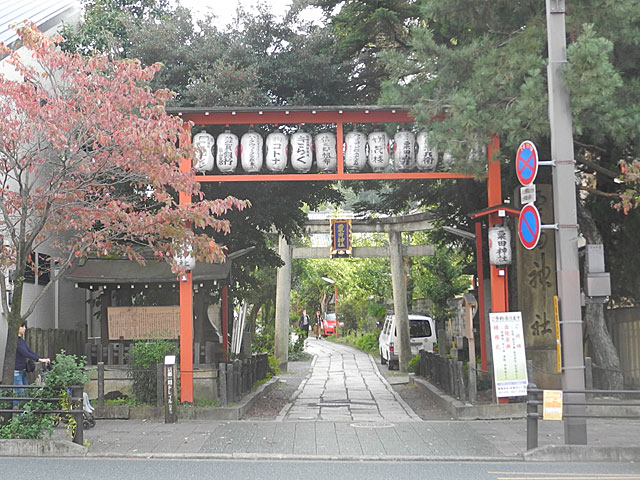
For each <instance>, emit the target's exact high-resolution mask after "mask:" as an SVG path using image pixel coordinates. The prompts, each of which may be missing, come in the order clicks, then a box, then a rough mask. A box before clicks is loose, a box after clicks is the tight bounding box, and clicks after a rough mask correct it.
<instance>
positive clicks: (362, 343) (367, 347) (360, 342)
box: [355, 333, 378, 354]
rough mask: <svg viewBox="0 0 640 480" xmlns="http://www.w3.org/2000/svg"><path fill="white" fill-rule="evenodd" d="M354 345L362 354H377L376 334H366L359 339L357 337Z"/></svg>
mask: <svg viewBox="0 0 640 480" xmlns="http://www.w3.org/2000/svg"><path fill="white" fill-rule="evenodd" d="M355 345H356V347H358V348H359V349H360V350H362V351H363V352H367V353H371V354H376V353H378V334H377V333H367V334H365V335H362V336H361V337H357V338H356V340H355Z"/></svg>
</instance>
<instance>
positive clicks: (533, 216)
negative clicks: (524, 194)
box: [518, 203, 542, 250]
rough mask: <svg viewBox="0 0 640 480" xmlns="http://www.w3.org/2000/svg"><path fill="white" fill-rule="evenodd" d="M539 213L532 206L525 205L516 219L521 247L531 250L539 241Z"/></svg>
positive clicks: (540, 226)
mask: <svg viewBox="0 0 640 480" xmlns="http://www.w3.org/2000/svg"><path fill="white" fill-rule="evenodd" d="M541 229H542V225H541V224H540V212H538V209H537V208H536V207H535V206H534V205H533V204H531V203H530V204H528V205H525V206H524V208H523V209H522V210H521V211H520V216H519V217H518V237H520V242H522V246H523V247H524V248H526V249H527V250H532V249H533V248H535V246H536V245H537V244H538V240H540V230H541Z"/></svg>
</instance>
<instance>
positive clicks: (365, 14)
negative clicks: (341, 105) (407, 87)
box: [308, 0, 419, 105]
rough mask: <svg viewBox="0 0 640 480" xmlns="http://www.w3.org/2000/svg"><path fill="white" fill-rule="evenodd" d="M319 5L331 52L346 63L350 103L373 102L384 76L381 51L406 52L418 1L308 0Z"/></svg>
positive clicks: (375, 99) (376, 98)
mask: <svg viewBox="0 0 640 480" xmlns="http://www.w3.org/2000/svg"><path fill="white" fill-rule="evenodd" d="M308 4H310V5H314V6H317V7H320V8H322V10H323V11H324V13H325V15H326V17H327V20H328V26H327V31H330V32H331V36H332V38H333V41H334V47H333V52H334V55H335V57H336V59H338V60H339V61H340V62H343V63H344V64H346V65H348V67H349V78H348V81H349V87H350V92H351V99H352V101H351V102H349V104H357V103H360V104H362V103H364V104H368V105H370V104H375V103H377V101H378V97H379V95H380V85H381V82H382V81H383V80H384V79H385V78H386V77H387V74H386V72H385V71H384V65H383V64H382V63H381V62H380V53H381V52H382V51H384V50H393V51H397V52H400V54H402V55H406V54H408V53H409V45H410V36H411V34H410V30H409V27H410V26H411V25H416V24H417V22H418V20H419V11H418V5H419V4H418V2H414V1H410V0H347V1H345V2H342V1H337V0H310V1H309V2H308Z"/></svg>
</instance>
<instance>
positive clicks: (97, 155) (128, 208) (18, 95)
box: [0, 24, 247, 384]
mask: <svg viewBox="0 0 640 480" xmlns="http://www.w3.org/2000/svg"><path fill="white" fill-rule="evenodd" d="M18 34H19V36H20V38H21V41H22V43H23V47H24V49H23V53H24V52H26V53H27V55H24V54H23V55H19V54H18V52H16V51H12V50H10V49H9V48H7V47H5V46H4V45H0V55H6V56H7V58H5V60H4V61H5V62H7V63H9V64H10V65H12V67H13V69H14V72H13V73H15V75H11V76H13V77H14V78H17V80H16V79H11V78H7V77H9V75H5V76H0V222H1V223H0V233H1V235H2V237H3V239H4V242H0V264H1V265H0V289H1V291H2V300H1V302H2V309H3V312H4V316H5V318H6V319H7V321H8V332H7V347H6V351H5V362H4V369H3V383H5V384H7V383H12V375H13V373H12V370H13V362H14V358H15V346H16V337H17V331H18V327H19V325H20V323H21V322H22V321H24V320H25V319H26V318H27V317H28V316H29V315H31V313H32V312H33V311H34V307H35V305H36V304H37V303H38V302H39V301H40V299H42V298H43V296H44V295H45V293H46V291H47V289H48V288H49V286H51V285H53V284H54V283H55V281H57V280H59V279H60V278H61V277H63V276H64V275H65V274H66V273H67V272H68V271H69V270H70V267H72V266H73V265H74V264H75V263H77V262H78V261H79V260H81V259H84V258H87V257H90V256H107V255H109V256H126V257H128V258H130V259H132V260H136V261H138V262H139V263H141V264H144V263H145V254H146V253H148V252H152V253H153V255H154V256H155V257H156V258H157V259H161V260H165V261H168V262H169V263H171V264H172V267H173V270H174V272H176V274H180V273H183V272H182V271H183V270H184V266H180V265H178V264H177V263H176V257H179V256H180V255H181V254H182V253H184V252H183V250H184V247H183V246H184V245H189V246H190V248H189V251H190V254H191V255H192V256H193V257H195V258H196V259H197V260H199V261H205V262H213V261H221V260H223V259H224V251H223V249H222V247H221V246H220V245H218V244H217V243H216V242H215V241H214V240H213V239H212V238H211V237H210V236H208V235H206V234H205V233H203V231H204V229H205V228H208V229H212V230H214V231H218V232H220V231H221V232H228V231H229V222H228V221H227V220H224V219H222V218H221V215H223V214H224V213H225V212H226V211H228V210H229V209H233V208H238V209H242V208H245V207H246V206H247V202H244V201H240V200H237V199H235V198H233V197H229V198H225V199H217V200H206V199H204V198H203V195H202V192H201V191H200V188H199V184H198V183H197V182H196V181H195V179H194V175H193V172H192V171H181V170H180V162H181V160H182V159H183V158H193V151H192V148H191V146H190V145H189V142H188V141H187V140H188V137H189V135H190V125H189V124H186V123H184V122H183V121H182V120H181V119H179V118H176V117H173V116H170V115H168V114H167V113H166V111H165V102H166V101H167V100H168V99H170V98H171V95H172V94H171V92H168V91H165V90H158V91H155V92H153V91H151V90H150V89H149V88H147V87H146V86H145V84H146V82H148V81H149V80H151V79H152V78H153V76H154V74H155V73H156V72H157V71H158V69H159V68H160V67H161V66H160V65H153V66H150V67H142V66H141V65H140V62H138V61H135V60H122V61H113V60H109V59H108V58H107V57H104V56H96V57H92V58H84V57H81V56H79V55H76V54H71V53H66V52H63V51H61V50H60V49H57V48H56V43H55V42H56V41H59V40H60V39H59V38H55V37H54V38H48V37H47V36H45V35H44V34H42V33H41V32H40V31H38V30H37V28H35V26H33V25H30V24H25V25H23V26H21V27H20V28H18ZM178 192H184V193H185V194H186V195H190V196H192V197H193V198H195V199H197V201H194V202H193V203H190V204H179V202H178V200H177V197H178ZM43 248H46V249H47V251H49V252H52V255H51V256H52V260H53V261H55V262H56V265H57V268H55V269H52V272H51V280H52V281H51V282H50V283H49V284H48V285H47V286H45V287H44V288H42V289H41V290H40V291H39V294H38V296H37V297H36V298H35V299H34V300H33V302H31V304H29V305H24V306H23V305H22V292H23V282H24V275H25V270H26V268H27V262H28V261H29V257H30V255H31V252H33V251H35V250H37V249H43ZM9 271H13V297H12V302H11V304H10V305H9V303H8V301H7V292H6V283H7V282H6V279H7V275H8V272H9Z"/></svg>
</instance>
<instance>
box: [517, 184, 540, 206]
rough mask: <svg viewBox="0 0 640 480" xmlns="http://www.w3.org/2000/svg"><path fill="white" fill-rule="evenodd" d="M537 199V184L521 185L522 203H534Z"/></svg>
mask: <svg viewBox="0 0 640 480" xmlns="http://www.w3.org/2000/svg"><path fill="white" fill-rule="evenodd" d="M535 201H536V186H535V185H534V184H531V185H529V186H528V187H520V203H521V204H522V205H526V204H527V203H534V202H535Z"/></svg>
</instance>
